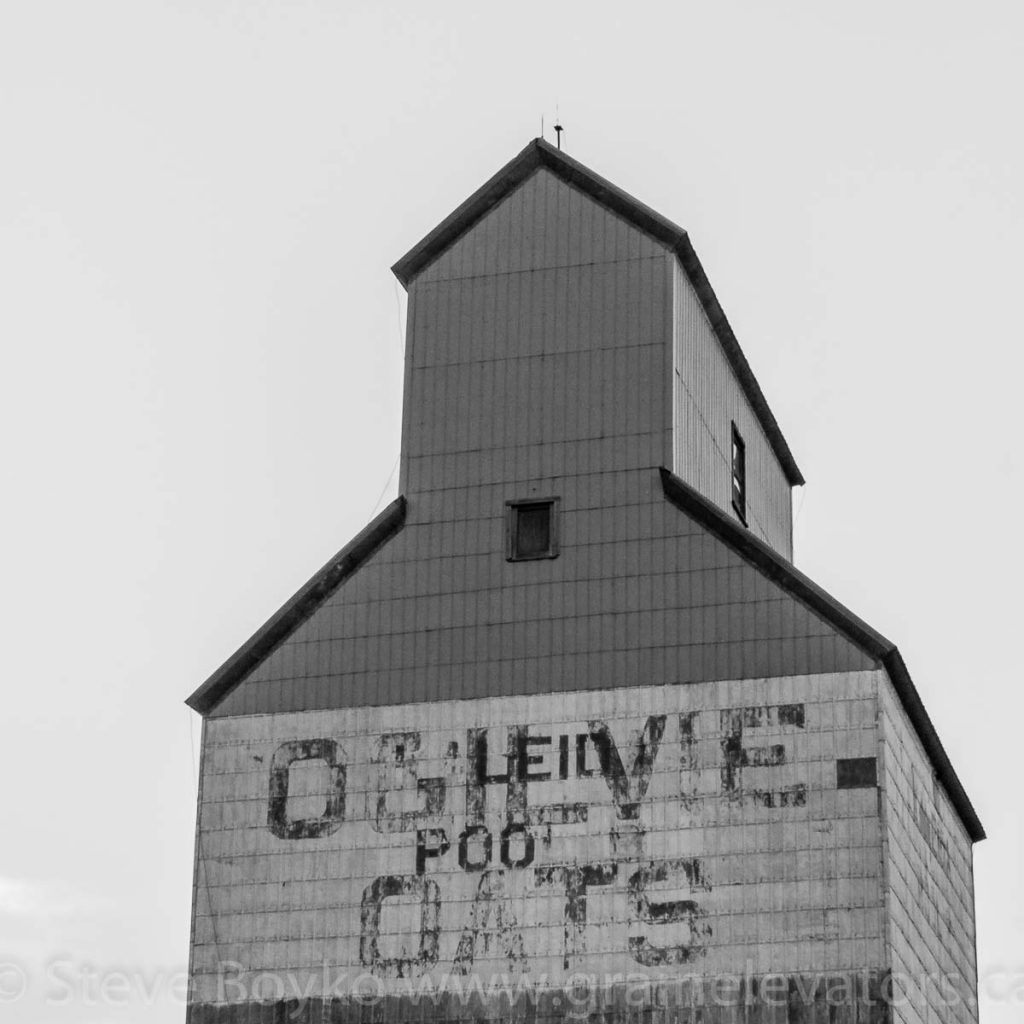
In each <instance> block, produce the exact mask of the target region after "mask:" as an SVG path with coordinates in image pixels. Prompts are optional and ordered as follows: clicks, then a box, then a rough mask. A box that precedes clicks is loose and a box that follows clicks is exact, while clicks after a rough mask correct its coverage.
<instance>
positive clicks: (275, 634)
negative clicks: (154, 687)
mask: <svg viewBox="0 0 1024 1024" xmlns="http://www.w3.org/2000/svg"><path fill="white" fill-rule="evenodd" d="M404 524H405V498H403V497H401V496H399V497H398V498H396V499H395V500H394V501H393V502H391V504H390V505H388V507H387V508H386V509H384V511H383V512H381V513H380V515H378V516H377V517H376V518H375V519H374V520H373V521H372V522H371V523H370V524H369V525H368V526H365V527H364V528H363V529H362V530H360V532H359V533H357V534H356V535H355V537H353V538H352V540H350V541H349V542H348V543H347V544H346V545H345V546H344V547H343V548H342V549H341V550H340V551H339V552H338V553H337V554H336V555H335V556H334V557H333V558H332V559H331V560H330V561H329V562H328V563H327V564H326V565H325V566H324V567H323V568H322V569H321V570H320V571H319V572H318V573H316V575H314V576H313V577H312V578H311V579H310V580H309V581H308V582H307V583H306V584H305V585H304V586H303V587H302V588H301V589H300V590H299V591H298V592H297V593H296V594H295V595H293V596H292V597H291V598H290V599H289V600H288V601H286V602H285V603H284V604H283V605H282V606H281V607H280V608H278V610H277V611H276V612H274V614H273V615H271V617H270V618H269V619H267V621H266V622H265V623H264V624H263V625H262V626H260V628H259V629H258V630H256V632H255V633H254V634H253V635H252V636H251V637H250V638H249V639H248V640H246V642H245V643H244V644H242V646H241V647H239V648H238V650H237V651H235V653H234V654H232V655H231V657H230V658H228V660H227V661H225V662H224V664H223V665H221V667H220V668H219V669H217V671H216V672H214V673H213V675H212V676H210V678H209V679H207V680H206V682H205V683H203V685H202V686H200V687H199V689H198V690H196V692H195V693H193V694H192V696H191V697H189V698H188V700H186V701H185V703H186V704H188V706H189V707H190V708H193V709H194V710H196V711H198V712H200V714H204V715H205V714H208V713H209V712H210V711H211V710H212V709H213V708H214V707H215V706H216V705H217V703H218V702H219V701H220V700H221V699H222V698H223V697H225V696H227V694H228V693H229V692H230V691H231V690H233V689H234V688H235V687H236V686H237V685H238V684H239V683H240V682H241V681H242V680H243V679H244V678H245V677H246V676H247V675H248V674H249V673H250V672H252V670H253V669H254V668H256V667H257V666H258V665H259V664H260V663H261V662H262V661H263V659H264V658H266V657H267V656H268V655H269V654H270V653H271V651H273V650H274V648H275V647H277V645H278V644H280V643H281V642H282V641H283V640H286V639H287V638H288V637H289V636H291V634H292V633H294V632H295V630H296V629H298V628H299V626H301V625H302V624H303V623H304V622H305V621H306V620H307V619H308V618H309V617H310V616H311V615H312V614H313V612H315V611H316V609H317V608H319V607H320V605H321V604H322V603H323V602H324V601H325V600H326V599H327V598H328V597H330V595H331V594H333V593H334V591H335V590H337V589H338V587H340V586H341V585H342V583H344V582H345V580H347V579H348V578H349V577H350V576H351V575H352V574H353V573H354V572H355V571H356V570H357V569H358V568H359V567H360V566H361V565H362V564H363V563H364V562H365V561H366V560H367V559H368V558H369V557H370V556H371V555H372V554H373V553H374V552H375V551H377V549H378V548H380V547H381V546H383V545H384V544H386V543H387V542H388V541H389V540H390V539H391V538H392V537H393V536H394V535H395V534H396V533H398V531H399V530H400V529H401V528H402V526H403V525H404Z"/></svg>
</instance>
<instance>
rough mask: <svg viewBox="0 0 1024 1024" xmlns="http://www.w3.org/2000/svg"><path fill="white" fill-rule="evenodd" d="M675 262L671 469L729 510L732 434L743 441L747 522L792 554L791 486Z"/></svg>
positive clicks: (766, 538)
mask: <svg viewBox="0 0 1024 1024" xmlns="http://www.w3.org/2000/svg"><path fill="white" fill-rule="evenodd" d="M673 264H674V279H675V288H674V314H675V378H674V384H675V415H674V423H675V451H674V458H673V467H674V471H675V473H676V474H677V475H678V476H679V477H681V478H682V479H683V480H685V481H686V482H687V483H688V484H690V485H691V486H692V487H695V488H696V489H697V490H699V491H700V492H701V494H703V495H705V497H707V498H708V499H709V500H711V501H713V502H714V503H715V504H716V505H718V506H719V507H720V508H723V509H725V510H726V511H727V512H729V513H730V515H734V514H735V513H733V512H732V436H731V424H732V423H735V424H736V426H737V428H738V430H739V432H740V434H741V435H742V436H743V439H744V442H745V443H746V459H747V523H748V525H749V527H750V529H751V530H752V531H753V532H754V533H755V534H756V535H757V536H758V537H760V538H761V539H762V540H764V541H765V542H766V543H768V544H770V545H771V546H772V547H773V548H775V550H776V551H778V552H780V553H781V554H782V555H784V556H785V557H786V558H788V559H790V560H792V558H793V506H792V490H791V488H790V486H789V482H788V481H787V479H786V475H785V473H784V472H783V471H782V467H781V466H780V465H779V462H778V459H777V458H776V457H775V453H774V452H773V451H772V448H771V445H770V444H769V443H768V438H767V437H766V435H765V433H764V430H763V429H762V427H761V424H760V421H759V420H758V419H757V417H756V415H755V414H754V412H753V410H752V409H751V408H750V405H749V403H748V402H747V399H746V396H745V395H744V393H743V389H742V388H741V387H740V384H739V381H737V379H736V377H735V375H734V373H733V371H732V368H731V367H730V366H729V362H728V360H727V359H726V357H725V354H724V352H723V351H722V347H721V345H720V344H719V342H718V339H717V338H716V337H715V333H714V331H713V330H712V328H711V325H710V324H709V323H708V320H707V317H706V315H705V313H704V310H703V309H702V307H701V305H700V302H699V300H698V299H697V297H696V295H695V294H694V292H693V288H692V287H691V285H690V282H689V281H688V280H687V278H686V274H685V273H684V271H683V269H682V267H681V266H680V265H679V262H678V260H675V259H673Z"/></svg>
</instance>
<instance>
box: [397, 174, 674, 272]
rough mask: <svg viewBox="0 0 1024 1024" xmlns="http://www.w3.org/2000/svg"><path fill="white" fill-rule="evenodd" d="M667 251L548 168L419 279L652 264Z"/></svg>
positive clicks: (498, 207) (514, 193)
mask: <svg viewBox="0 0 1024 1024" xmlns="http://www.w3.org/2000/svg"><path fill="white" fill-rule="evenodd" d="M665 252H666V249H665V246H663V245H662V244H661V243H660V242H656V241H655V240H654V239H653V238H651V237H650V236H648V235H646V234H644V233H643V232H641V231H638V230H637V229H636V228H634V227H632V226H631V225H630V224H627V223H626V221H625V220H623V219H622V218H621V217H618V216H616V215H615V214H613V213H611V212H610V211H608V210H606V209H605V208H604V207H602V206H600V205H599V204H598V203H595V202H594V200H593V199H591V198H590V197H589V196H585V195H583V193H581V192H579V191H578V190H577V189H575V188H573V187H572V186H571V185H568V184H566V182H564V181H562V180H561V179H559V178H557V177H556V176H555V175H553V174H552V173H551V172H550V171H548V170H547V169H544V168H541V169H540V170H538V171H537V172H536V173H535V174H533V175H532V176H531V177H530V178H528V179H527V180H526V181H525V182H523V184H522V185H521V186H520V187H519V188H518V189H516V190H515V191H514V192H511V193H510V194H509V195H508V196H506V198H505V199H503V200H502V201H501V202H500V203H499V204H498V205H497V206H496V207H494V209H492V210H490V211H489V212H488V213H487V214H486V215H485V216H484V217H483V218H482V219H481V220H480V221H479V222H478V223H477V224H476V225H474V226H473V227H472V228H470V230H469V231H467V232H465V233H464V234H463V235H462V236H461V237H460V238H459V239H458V240H457V241H456V242H455V243H454V245H452V246H451V247H450V248H449V249H448V250H447V251H446V252H445V253H443V254H442V255H441V256H439V257H438V258H437V259H436V260H435V261H434V262H433V263H432V264H431V265H430V266H429V267H427V268H426V269H425V270H424V271H423V273H422V274H420V275H419V276H418V277H417V278H416V280H417V281H418V282H437V281H446V280H452V279H456V278H462V277H475V276H479V275H494V274H515V273H520V272H522V271H530V270H537V269H540V268H551V267H563V266H575V265H579V264H582V263H590V262H595V261H597V262H602V263H612V262H618V261H622V260H638V259H648V258H652V257H655V256H660V255H662V254H664V253H665Z"/></svg>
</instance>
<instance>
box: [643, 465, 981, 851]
mask: <svg viewBox="0 0 1024 1024" xmlns="http://www.w3.org/2000/svg"><path fill="white" fill-rule="evenodd" d="M661 483H662V489H663V490H664V493H665V497H666V498H667V499H668V500H669V501H670V502H672V504H673V505H675V506H676V507H677V508H679V509H681V510H682V511H683V512H685V513H686V514H687V515H690V516H692V517H693V518H694V519H696V520H697V521H698V522H699V523H700V524H701V525H702V526H704V527H705V528H706V529H708V530H709V531H710V532H711V533H712V534H714V535H715V536H716V537H717V538H718V539H719V540H721V541H722V542H723V543H725V544H727V545H728V546H729V547H730V548H732V549H733V550H734V551H735V552H736V553H737V554H739V555H740V556H741V557H742V558H744V559H746V561H748V562H750V563H751V564H752V565H753V566H754V567H755V568H756V569H759V570H760V571H761V572H762V573H764V574H765V575H766V576H768V578H769V579H771V580H773V581H774V582H775V583H777V584H778V585H779V586H781V587H782V588H783V589H784V590H785V591H786V592H787V593H789V594H790V595H792V596H793V597H795V598H796V599H797V600H798V601H800V602H801V603H803V604H805V605H807V607H809V608H810V609H811V611H813V612H815V613H816V614H818V615H820V616H821V617H822V618H823V619H824V620H825V621H826V622H828V623H830V624H831V625H832V626H834V627H835V628H836V629H837V630H839V632H840V633H842V634H843V635H844V636H845V637H847V638H848V639H849V640H850V641H851V642H852V643H854V644H856V645H857V646H858V647H859V648H860V649H861V650H863V651H864V652H865V653H866V654H868V655H869V656H870V657H872V658H874V659H875V660H876V661H878V662H879V663H880V664H881V665H882V666H883V667H884V668H885V670H886V672H887V673H888V675H889V678H890V679H891V680H892V685H893V689H894V690H895V691H896V696H897V697H898V699H899V701H900V704H901V705H902V706H903V710H904V711H905V712H906V714H907V717H908V719H909V720H910V723H911V725H912V726H913V728H914V730H915V731H916V732H917V735H918V738H919V739H920V740H921V744H922V746H923V747H924V749H925V753H926V755H927V757H928V759H929V761H930V762H931V765H932V768H933V770H934V771H935V776H936V778H937V779H938V780H939V782H940V783H941V784H942V786H943V788H944V789H945V790H946V793H947V794H948V796H949V799H950V802H951V803H952V805H953V807H954V809H955V810H956V812H957V814H958V816H959V817H960V820H961V821H962V822H963V825H964V828H965V829H966V830H967V834H968V835H969V836H970V838H971V840H972V841H973V842H979V841H980V840H982V839H984V838H985V829H984V828H983V827H982V824H981V820H980V819H979V818H978V814H977V812H976V811H975V809H974V805H973V804H972V803H971V800H970V798H969V797H968V796H967V792H966V790H965V789H964V787H963V785H962V783H961V782H960V779H959V777H958V776H957V774H956V770H955V769H954V768H953V764H952V762H951V761H950V759H949V755H948V754H947V753H946V749H945V747H943V745H942V741H941V740H940V739H939V734H938V733H937V732H936V730H935V726H934V725H933V723H932V720H931V718H930V717H929V715H928V712H927V710H926V709H925V706H924V702H923V701H922V700H921V695H920V694H919V693H918V691H917V687H916V686H915V685H914V681H913V680H912V679H911V678H910V672H909V671H908V670H907V666H906V664H905V663H904V661H903V656H902V655H901V654H900V652H899V650H898V649H897V647H896V645H895V644H894V643H892V641H891V640H887V639H886V638H885V637H884V636H882V634H881V633H879V632H878V631H877V630H875V629H872V628H871V626H869V625H868V624H867V623H866V622H865V621H864V620H863V619H861V618H859V617H858V616H857V615H854V613H853V612H851V611H850V610H849V608H847V607H845V606H844V605H842V604H840V602H839V601H837V600H836V599H835V598H834V597H833V596H832V595H831V594H829V593H828V592H827V591H826V590H824V589H822V588H821V587H820V586H818V584H817V583H815V582H814V581H813V580H811V579H810V578H809V577H807V576H805V575H804V574H803V573H802V572H800V571H799V570H798V569H797V568H796V567H795V566H794V565H793V564H792V563H791V562H787V561H786V559H784V558H783V557H782V556H781V555H780V554H779V553H778V552H777V551H775V550H774V549H773V548H771V547H769V546H768V545H767V544H765V543H764V542H763V541H761V540H759V539H758V538H757V537H755V536H754V535H753V534H752V533H751V532H750V531H749V530H747V529H746V528H745V527H743V526H741V525H740V524H739V523H737V522H735V521H734V520H733V519H731V518H730V517H729V516H728V515H727V514H726V513H725V512H723V511H722V510H721V509H720V508H718V506H717V505H714V504H712V503H711V502H710V501H708V499H707V498H705V497H704V496H703V495H702V494H699V493H698V492H697V491H695V490H694V489H693V488H692V487H690V486H689V484H687V483H685V482H684V481H682V480H680V479H679V477H677V476H676V475H675V474H674V473H672V472H670V471H669V470H667V469H664V468H662V470H661Z"/></svg>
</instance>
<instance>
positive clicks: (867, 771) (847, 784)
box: [836, 757, 878, 789]
mask: <svg viewBox="0 0 1024 1024" xmlns="http://www.w3.org/2000/svg"><path fill="white" fill-rule="evenodd" d="M877 785H878V762H877V761H876V759H875V758H873V757H841V758H839V760H838V761H836V786H837V787H838V788H839V789H870V788H872V787H873V786H877Z"/></svg>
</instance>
